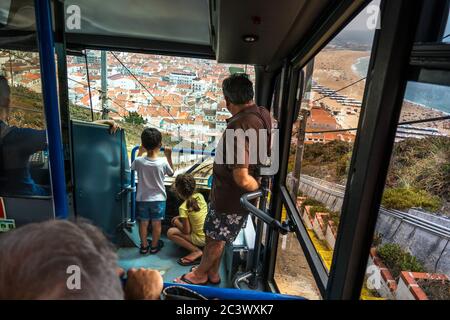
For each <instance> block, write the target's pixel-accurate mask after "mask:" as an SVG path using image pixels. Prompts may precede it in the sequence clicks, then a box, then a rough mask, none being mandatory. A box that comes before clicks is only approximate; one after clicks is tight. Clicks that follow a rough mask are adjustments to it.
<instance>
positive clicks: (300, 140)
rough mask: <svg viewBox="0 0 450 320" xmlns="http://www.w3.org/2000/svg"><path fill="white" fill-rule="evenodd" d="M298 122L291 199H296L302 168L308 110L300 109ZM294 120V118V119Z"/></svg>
mask: <svg viewBox="0 0 450 320" xmlns="http://www.w3.org/2000/svg"><path fill="white" fill-rule="evenodd" d="M300 117H301V120H300V124H299V128H298V134H297V151H296V154H295V166H294V176H293V180H294V185H293V186H292V191H291V193H292V199H293V200H294V201H297V197H298V189H299V187H300V172H301V169H302V160H303V151H304V146H305V135H306V124H307V122H308V117H309V110H305V109H302V110H301V111H300ZM294 121H295V120H294Z"/></svg>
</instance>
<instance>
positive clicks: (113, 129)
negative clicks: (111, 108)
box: [94, 120, 121, 134]
mask: <svg viewBox="0 0 450 320" xmlns="http://www.w3.org/2000/svg"><path fill="white" fill-rule="evenodd" d="M94 122H95V123H98V124H106V125H108V126H109V132H110V133H111V134H115V133H116V132H117V131H119V130H120V129H121V127H120V126H119V124H118V123H117V122H115V121H114V120H96V121H94Z"/></svg>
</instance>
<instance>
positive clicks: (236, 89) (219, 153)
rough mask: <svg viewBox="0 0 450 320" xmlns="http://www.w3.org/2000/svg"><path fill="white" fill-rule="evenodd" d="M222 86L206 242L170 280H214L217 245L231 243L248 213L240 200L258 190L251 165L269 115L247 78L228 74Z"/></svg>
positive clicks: (264, 154)
mask: <svg viewBox="0 0 450 320" xmlns="http://www.w3.org/2000/svg"><path fill="white" fill-rule="evenodd" d="M222 89H223V94H224V97H225V101H226V106H227V109H228V110H229V111H230V113H231V114H232V117H231V118H230V119H228V120H227V123H228V124H227V129H226V130H225V132H224V133H223V135H222V138H221V139H220V142H219V144H218V146H217V149H216V157H215V159H214V167H213V184H212V189H211V204H210V208H209V212H208V215H207V217H206V220H205V226H204V231H205V235H206V246H205V248H204V251H203V256H202V260H201V263H200V265H199V266H198V267H197V268H195V269H193V271H192V272H190V273H187V274H185V275H183V276H182V277H180V278H178V279H176V280H175V281H176V282H184V283H189V284H206V283H208V282H209V283H212V284H218V283H219V282H220V277H219V267H220V260H221V257H222V252H223V248H224V246H225V244H226V243H230V244H231V243H233V242H234V240H235V239H236V237H237V235H238V234H239V232H240V230H241V229H242V226H243V225H244V223H245V221H246V220H247V216H248V212H247V211H246V210H245V209H244V208H243V207H242V206H241V204H240V198H241V196H242V195H244V194H245V193H248V192H252V191H255V190H257V189H258V188H259V182H258V180H257V178H256V169H257V167H258V166H259V165H261V163H264V162H266V160H267V158H268V156H269V153H270V150H269V148H270V132H271V118H270V114H269V112H268V111H267V110H266V109H265V108H262V107H258V106H257V105H256V104H255V103H254V102H253V97H254V91H253V84H252V82H251V81H250V80H249V79H248V76H247V75H244V74H234V75H231V76H229V77H228V78H226V79H225V80H224V81H223V83H222Z"/></svg>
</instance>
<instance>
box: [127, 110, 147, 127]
mask: <svg viewBox="0 0 450 320" xmlns="http://www.w3.org/2000/svg"><path fill="white" fill-rule="evenodd" d="M124 120H125V122H127V123H132V124H146V123H147V120H145V119H144V118H143V117H142V116H141V115H140V114H139V113H137V112H136V111H131V112H128V115H126V116H125V117H124Z"/></svg>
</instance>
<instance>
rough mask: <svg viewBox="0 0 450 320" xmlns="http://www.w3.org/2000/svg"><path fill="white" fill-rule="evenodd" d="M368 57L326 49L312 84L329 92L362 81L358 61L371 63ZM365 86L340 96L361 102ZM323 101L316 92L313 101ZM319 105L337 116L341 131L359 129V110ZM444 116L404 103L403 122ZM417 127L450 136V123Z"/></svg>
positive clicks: (316, 65)
mask: <svg viewBox="0 0 450 320" xmlns="http://www.w3.org/2000/svg"><path fill="white" fill-rule="evenodd" d="M368 57H370V51H354V50H336V49H329V50H327V49H325V50H323V51H322V52H321V53H319V54H318V55H317V56H316V58H315V61H314V73H313V81H314V82H315V83H316V84H319V85H321V86H324V87H327V88H329V89H332V90H340V89H342V88H343V87H345V86H348V85H350V84H352V83H353V82H356V81H358V80H360V79H361V78H362V77H363V75H362V74H361V70H358V69H357V68H356V65H357V63H358V61H360V60H359V59H361V58H362V59H368ZM365 85H366V81H365V80H363V81H361V82H359V83H357V84H355V85H352V86H351V87H349V88H347V89H344V90H342V91H340V92H339V94H341V95H343V96H346V97H349V98H353V99H356V100H358V101H362V100H363V95H364V89H365ZM323 97H324V96H323V95H321V94H320V93H318V92H314V95H313V100H316V99H319V98H323ZM320 104H321V105H322V106H323V107H324V108H327V109H329V110H331V111H333V112H335V113H336V114H337V115H336V116H335V118H336V121H337V122H338V124H339V125H340V127H341V128H344V129H349V128H356V127H357V125H358V120H359V108H358V107H356V108H355V107H348V106H344V105H342V104H341V103H339V102H337V101H336V100H333V99H331V98H323V99H321V100H320ZM355 111H356V112H355ZM445 115H448V114H446V113H445V112H443V111H440V110H436V109H431V108H428V107H426V106H423V105H420V104H418V103H414V102H411V101H407V100H405V102H404V104H403V107H402V113H401V118H400V121H401V122H404V121H412V120H421V119H429V118H435V117H442V116H445ZM414 126H420V127H428V128H436V129H438V130H439V131H440V132H441V133H444V134H447V135H449V134H450V120H446V121H435V122H427V123H423V124H414Z"/></svg>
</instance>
